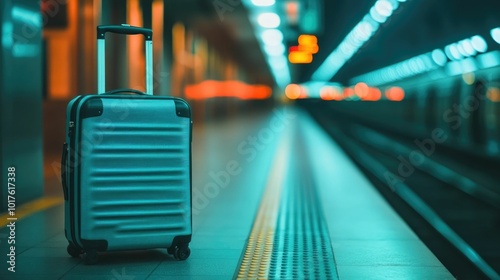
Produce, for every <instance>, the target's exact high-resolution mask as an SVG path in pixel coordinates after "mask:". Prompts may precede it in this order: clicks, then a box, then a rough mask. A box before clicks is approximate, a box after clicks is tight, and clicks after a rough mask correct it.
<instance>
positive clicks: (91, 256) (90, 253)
mask: <svg viewBox="0 0 500 280" xmlns="http://www.w3.org/2000/svg"><path fill="white" fill-rule="evenodd" d="M83 260H84V261H85V264H96V263H97V262H98V261H99V254H97V251H96V250H93V249H89V250H87V252H85V256H84V257H83Z"/></svg>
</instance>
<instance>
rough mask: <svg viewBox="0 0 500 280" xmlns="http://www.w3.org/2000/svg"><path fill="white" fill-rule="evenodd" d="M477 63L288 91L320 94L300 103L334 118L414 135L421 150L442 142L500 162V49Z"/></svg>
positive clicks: (293, 95)
mask: <svg viewBox="0 0 500 280" xmlns="http://www.w3.org/2000/svg"><path fill="white" fill-rule="evenodd" d="M471 61H472V62H473V66H474V67H473V68H472V69H467V67H462V68H461V69H453V68H457V67H459V66H460V65H459V64H457V63H460V62H449V63H448V64H447V65H446V67H439V68H436V69H434V70H432V71H429V72H426V73H423V74H420V75H416V76H413V77H410V78H405V79H401V80H399V81H397V82H393V83H386V84H385V85H381V86H377V87H370V86H368V85H367V84H366V83H363V82H358V83H357V84H355V85H354V86H353V87H346V88H343V87H340V86H339V85H330V86H326V87H325V86H322V87H318V86H316V87H315V86H313V85H311V84H309V85H306V86H301V87H300V88H299V87H297V88H293V87H288V88H287V90H286V94H287V96H288V97H289V98H291V99H301V97H306V96H307V97H311V96H316V97H320V98H321V99H320V98H307V99H304V100H301V101H300V102H299V103H303V104H306V105H307V107H308V108H316V106H317V108H318V109H319V108H321V109H323V110H326V111H327V112H328V114H329V115H330V116H331V117H341V119H342V120H346V119H347V120H349V121H352V122H356V123H361V124H363V125H366V126H369V127H372V128H374V129H378V130H381V131H385V132H387V133H392V134H398V135H400V136H404V137H409V138H411V139H412V140H413V141H414V143H417V142H419V143H421V144H420V146H418V145H417V146H416V148H417V147H418V148H420V149H424V152H425V149H427V154H428V155H430V152H431V150H432V149H431V148H433V147H435V146H436V145H437V144H442V145H444V146H446V147H449V148H451V149H455V150H460V151H466V152H468V153H470V154H473V155H476V156H480V157H486V158H491V159H496V160H500V66H499V64H500V52H499V51H492V52H489V53H485V54H483V55H482V56H478V57H476V58H470V59H469V61H468V62H471ZM466 62H467V61H466ZM461 63H462V66H463V64H464V63H463V62H461ZM468 70H472V71H468ZM453 71H455V72H453ZM323 105H324V106H325V107H323ZM337 119H338V118H337ZM422 143H424V144H422ZM426 147H427V148H426Z"/></svg>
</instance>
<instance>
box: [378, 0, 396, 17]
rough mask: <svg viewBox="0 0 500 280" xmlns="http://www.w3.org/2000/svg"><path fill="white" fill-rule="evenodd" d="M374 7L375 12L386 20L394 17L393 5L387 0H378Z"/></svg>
mask: <svg viewBox="0 0 500 280" xmlns="http://www.w3.org/2000/svg"><path fill="white" fill-rule="evenodd" d="M374 7H375V11H376V12H377V13H378V14H379V15H381V16H383V17H386V18H387V17H390V16H391V15H392V11H393V10H394V8H393V6H392V4H391V3H390V2H389V1H387V0H378V1H377V3H375V6H374Z"/></svg>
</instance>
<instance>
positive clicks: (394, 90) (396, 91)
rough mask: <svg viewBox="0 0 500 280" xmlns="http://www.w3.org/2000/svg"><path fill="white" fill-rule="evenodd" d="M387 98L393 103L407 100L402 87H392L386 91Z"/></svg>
mask: <svg viewBox="0 0 500 280" xmlns="http://www.w3.org/2000/svg"><path fill="white" fill-rule="evenodd" d="M385 97H387V99H389V100H391V101H401V100H403V99H405V91H404V89H402V88H400V87H391V88H389V89H387V90H386V91H385Z"/></svg>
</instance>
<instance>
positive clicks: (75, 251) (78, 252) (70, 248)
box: [66, 243, 83, 258]
mask: <svg viewBox="0 0 500 280" xmlns="http://www.w3.org/2000/svg"><path fill="white" fill-rule="evenodd" d="M66 251H68V254H69V255H70V256H72V257H73V258H78V257H79V256H80V255H81V254H82V253H83V252H82V250H80V249H78V248H77V247H76V246H75V245H73V244H72V243H69V244H68V247H66Z"/></svg>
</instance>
